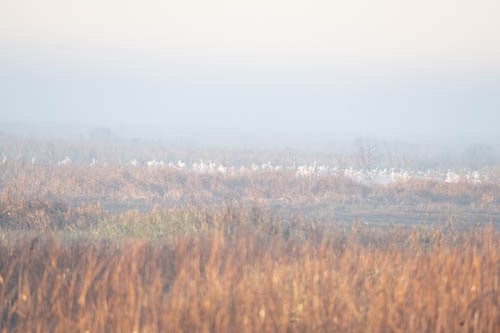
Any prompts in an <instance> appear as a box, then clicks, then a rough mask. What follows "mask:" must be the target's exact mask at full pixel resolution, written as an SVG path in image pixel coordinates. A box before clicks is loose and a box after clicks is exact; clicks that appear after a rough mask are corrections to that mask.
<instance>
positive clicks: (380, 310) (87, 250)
mask: <svg viewBox="0 0 500 333" xmlns="http://www.w3.org/2000/svg"><path fill="white" fill-rule="evenodd" d="M217 226H218V227H216V228H213V229H212V230H211V231H209V232H206V233H197V234H194V235H190V236H179V237H177V238H175V239H174V240H155V241H152V240H149V241H147V240H144V239H121V240H116V239H115V240H100V241H97V240H88V239H81V240H76V241H75V240H67V239H66V240H65V239H64V238H54V237H48V236H39V237H36V238H33V237H27V236H18V237H15V238H13V237H10V238H6V237H5V236H4V237H3V238H2V239H0V325H1V328H2V330H1V331H2V332H28V331H36V332H102V331H107V332H498V331H500V304H499V301H500V285H499V284H500V252H499V250H500V238H499V233H498V231H496V230H495V229H494V228H493V227H492V226H489V227H485V228H481V229H475V230H469V231H468V232H465V231H456V230H450V229H446V230H445V229H442V228H430V229H423V228H420V229H411V230H410V229H397V228H394V229H387V228H384V229H371V230H368V229H367V227H366V226H364V225H362V224H361V225H357V224H355V225H353V227H352V229H349V230H347V231H346V230H342V229H335V228H323V229H321V228H319V229H315V228H310V229H308V230H307V231H306V232H302V233H300V235H299V234H295V233H294V232H293V230H288V229H287V228H282V229H276V228H274V226H273V222H272V221H270V220H266V221H261V222H260V223H256V222H255V221H253V222H252V221H249V220H242V219H241V217H237V216H231V217H229V218H228V216H226V217H225V220H224V221H223V220H221V221H218V223H217Z"/></svg>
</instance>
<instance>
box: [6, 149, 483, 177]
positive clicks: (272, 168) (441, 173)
mask: <svg viewBox="0 0 500 333" xmlns="http://www.w3.org/2000/svg"><path fill="white" fill-rule="evenodd" d="M7 161H8V158H7V156H6V155H5V154H2V156H0V164H6V163H7ZM31 163H32V164H36V163H37V159H36V157H35V156H34V157H33V158H32V159H31ZM71 164H73V161H72V160H71V158H70V157H69V156H66V157H65V158H64V159H62V160H60V161H58V162H57V166H68V165H71ZM107 164H108V163H106V162H103V163H99V162H98V161H97V160H96V159H95V158H92V161H91V162H90V164H88V166H89V167H95V166H98V165H102V166H106V165H107ZM128 164H129V165H131V166H132V167H136V168H154V169H159V168H170V169H175V170H179V171H185V172H194V173H200V174H221V175H245V174H252V173H253V174H258V173H266V172H292V173H294V174H295V175H296V177H300V178H307V177H325V176H345V177H347V178H349V179H351V180H353V181H355V182H358V183H364V184H370V183H371V184H391V183H396V182H405V181H409V180H415V179H417V180H432V181H438V182H446V183H460V182H466V183H473V184H478V183H483V182H486V181H489V180H490V179H489V178H490V177H489V175H488V173H486V172H481V171H478V170H467V169H463V170H437V169H436V170H434V169H427V170H425V171H422V170H407V169H401V168H390V169H387V168H373V169H360V168H354V167H349V168H342V167H339V166H331V165H328V164H319V163H317V162H313V163H310V164H304V165H296V164H292V165H275V164H273V163H272V162H267V163H262V164H257V163H251V164H250V165H247V166H228V165H224V164H222V163H216V162H213V161H210V160H209V161H204V160H201V159H200V160H199V161H198V162H194V163H192V164H189V163H187V162H184V161H181V160H178V161H177V162H173V161H170V162H165V161H163V160H156V159H152V160H148V161H139V160H137V159H134V160H131V161H130V162H128Z"/></svg>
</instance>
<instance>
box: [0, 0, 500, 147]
mask: <svg viewBox="0 0 500 333" xmlns="http://www.w3.org/2000/svg"><path fill="white" fill-rule="evenodd" d="M499 13H500V1H498V0H478V1H465V0H454V1H453V0H433V1H431V0H422V1H404V0H379V1H373V0H371V1H332V0H330V1H326V0H325V1H323V0H321V1H320V0H308V1H296V0H286V1H285V0H283V1H282V0H266V1H264V0H253V1H241V0H232V1H221V0H211V1H203V0H187V1H168V0H167V1H165V0H164V1H160V0H158V1H156V0H142V1H126V0H99V1H98V0H87V1H72V0H46V1H39V0H2V1H1V2H0V125H1V123H3V124H10V123H19V122H21V123H22V122H31V123H40V122H47V123H51V122H52V123H82V124H85V125H89V126H94V125H103V126H110V127H112V128H116V127H119V126H125V125H126V126H127V127H128V128H134V127H137V128H139V127H141V128H148V126H149V127H151V128H153V127H154V128H156V129H165V130H168V131H176V130H178V131H179V133H180V132H183V133H189V132H196V131H197V130H200V129H208V130H213V131H217V130H221V131H224V130H228V131H233V132H236V133H237V132H238V131H239V130H241V131H252V130H264V131H272V130H279V131H288V132H302V133H305V132H312V131H319V132H322V133H340V134H353V135H375V136H376V135H384V136H386V135H388V136H395V137H398V136H406V135H411V136H415V137H418V136H419V135H422V136H471V137H478V138H479V137H488V138H494V139H495V140H498V138H499V134H498V133H497V132H500V131H499V128H500V126H499V125H498V124H500V33H499V31H500V20H499ZM5 126H6V125H4V126H3V127H5Z"/></svg>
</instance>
